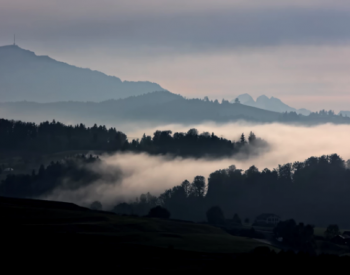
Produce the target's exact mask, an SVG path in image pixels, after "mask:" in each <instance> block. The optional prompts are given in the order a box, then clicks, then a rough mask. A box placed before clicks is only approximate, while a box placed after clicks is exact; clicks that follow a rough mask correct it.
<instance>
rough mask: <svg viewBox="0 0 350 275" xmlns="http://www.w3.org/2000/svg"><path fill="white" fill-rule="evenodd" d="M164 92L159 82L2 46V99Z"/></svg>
mask: <svg viewBox="0 0 350 275" xmlns="http://www.w3.org/2000/svg"><path fill="white" fill-rule="evenodd" d="M153 91H164V89H163V88H162V87H160V86H159V85H158V84H156V83H151V82H147V81H140V82H132V81H121V80H120V79H119V78H117V77H113V76H107V75H105V74H103V73H101V72H98V71H92V70H90V69H82V68H78V67H75V66H71V65H68V64H66V63H63V62H58V61H56V60H54V59H52V58H50V57H48V56H37V55H35V53H33V52H31V51H28V50H24V49H21V48H20V47H18V46H16V45H11V46H3V47H0V97H1V101H3V102H4V101H22V100H30V101H35V102H54V101H69V100H75V101H102V100H107V99H118V98H124V97H128V96H132V95H140V94H143V93H147V92H153Z"/></svg>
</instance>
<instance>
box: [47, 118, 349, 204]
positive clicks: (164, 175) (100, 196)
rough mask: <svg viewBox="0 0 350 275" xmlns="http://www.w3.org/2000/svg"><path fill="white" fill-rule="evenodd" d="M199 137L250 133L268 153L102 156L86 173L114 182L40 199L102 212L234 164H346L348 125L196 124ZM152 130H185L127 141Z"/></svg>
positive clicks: (174, 127)
mask: <svg viewBox="0 0 350 275" xmlns="http://www.w3.org/2000/svg"><path fill="white" fill-rule="evenodd" d="M193 128H196V129H198V131H199V132H203V131H208V132H214V133H215V134H216V135H218V136H223V137H225V138H227V139H234V140H238V138H239V135H240V134H241V133H249V132H250V131H253V132H254V133H255V134H256V135H257V136H259V137H261V138H263V139H265V140H266V141H267V142H268V143H269V144H270V145H271V146H272V148H271V150H270V151H269V152H267V153H265V154H263V155H260V156H258V157H254V158H249V159H246V160H242V159H235V158H225V159H220V160H207V159H182V158H175V159H174V158H170V157H164V156H149V155H147V154H131V153H126V154H120V153H118V154H115V155H113V156H106V155H105V156H102V157H101V159H102V160H103V161H104V162H103V163H104V164H101V165H96V166H94V167H93V168H92V169H96V170H98V171H99V172H100V173H110V170H111V169H114V168H115V169H116V170H118V171H121V172H120V173H121V174H122V175H121V176H120V177H117V178H116V180H115V181H114V182H111V181H108V182H104V181H103V180H99V181H96V182H95V183H93V184H91V185H89V186H87V187H83V188H80V189H78V190H74V191H72V190H56V191H55V192H53V194H51V195H50V196H47V197H45V199H52V200H62V201H70V202H75V203H77V204H80V205H86V206H87V205H89V204H90V203H91V202H92V201H94V200H99V201H100V202H101V203H102V204H103V206H104V209H110V208H112V207H113V206H114V205H115V204H117V203H119V202H122V201H130V200H134V199H135V198H136V197H138V196H139V195H140V194H142V193H147V192H150V193H152V194H153V195H158V194H160V193H162V192H163V191H164V190H166V189H169V188H171V187H173V186H176V185H179V184H181V183H182V182H183V181H184V180H186V179H187V180H189V181H192V180H193V178H194V177H195V176H197V175H202V176H204V177H206V178H208V176H209V175H210V173H212V172H214V171H216V170H218V169H224V168H227V167H229V166H230V165H235V166H236V167H237V168H238V169H243V170H245V169H248V168H249V167H250V166H252V165H255V166H256V167H258V168H259V170H262V169H264V168H269V169H273V168H276V167H277V166H278V165H279V164H285V163H289V162H294V161H304V160H305V159H307V158H309V157H311V156H321V155H330V154H333V153H336V154H338V155H340V156H341V157H342V158H343V159H345V160H348V159H350V146H348V142H349V141H348V140H349V133H350V126H349V125H331V124H326V125H321V126H315V127H305V126H288V125H283V124H267V125H253V124H247V123H230V124H223V125H217V124H210V123H208V124H201V125H193ZM155 129H159V130H169V129H171V130H172V131H173V132H176V131H187V130H188V129H189V126H188V125H186V126H183V125H166V126H162V127H156V128H147V129H137V130H134V131H131V132H129V133H127V134H128V136H131V137H141V136H142V134H143V133H146V134H148V135H152V134H153V132H154V131H155Z"/></svg>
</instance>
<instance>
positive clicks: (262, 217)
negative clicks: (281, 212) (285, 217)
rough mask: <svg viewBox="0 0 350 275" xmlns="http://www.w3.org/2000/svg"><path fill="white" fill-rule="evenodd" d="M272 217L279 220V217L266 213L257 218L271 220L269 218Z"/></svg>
mask: <svg viewBox="0 0 350 275" xmlns="http://www.w3.org/2000/svg"><path fill="white" fill-rule="evenodd" d="M271 216H273V217H278V218H279V216H278V215H276V214H272V213H264V214H261V215H259V216H257V217H256V218H257V219H267V218H269V217H271Z"/></svg>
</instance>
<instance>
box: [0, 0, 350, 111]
mask: <svg viewBox="0 0 350 275" xmlns="http://www.w3.org/2000/svg"><path fill="white" fill-rule="evenodd" d="M349 26H350V1H349V0H346V1H345V0H332V1H331V0H283V1H281V0H250V1H249V0H216V1H208V0H176V1H175V0H171V1H170V0H128V1H127V0H123V1H120V0H99V1H96V0H0V45H6V44H10V43H12V39H13V34H14V33H16V37H17V42H18V44H19V46H21V47H22V48H25V49H29V50H32V51H35V52H36V53H37V54H38V55H49V56H51V57H53V58H54V59H57V60H60V61H64V62H67V63H70V64H73V65H77V66H80V67H89V68H91V69H94V70H99V71H102V72H104V73H106V74H109V75H115V76H118V77H120V78H121V79H123V80H149V81H152V82H157V83H159V84H160V85H161V86H162V87H164V88H166V89H168V90H170V91H171V92H174V93H177V94H182V95H185V96H187V97H204V96H209V97H210V98H219V99H221V98H226V99H233V98H235V96H237V95H239V94H242V93H249V94H251V95H252V96H254V97H256V96H259V95H261V94H265V95H267V96H274V97H278V98H281V99H282V100H283V101H285V102H286V103H287V104H289V105H291V106H293V107H297V108H301V107H305V108H308V109H311V110H319V109H323V108H325V109H333V110H336V111H339V110H350V77H349V70H350V43H349V42H350V27H349Z"/></svg>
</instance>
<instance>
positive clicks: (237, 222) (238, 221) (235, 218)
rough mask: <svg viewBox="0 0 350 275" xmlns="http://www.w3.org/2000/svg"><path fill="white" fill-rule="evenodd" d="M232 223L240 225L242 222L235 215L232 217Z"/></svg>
mask: <svg viewBox="0 0 350 275" xmlns="http://www.w3.org/2000/svg"><path fill="white" fill-rule="evenodd" d="M232 221H233V222H234V223H236V224H242V221H241V219H240V217H239V216H238V214H237V213H236V214H234V215H233V218H232Z"/></svg>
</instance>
